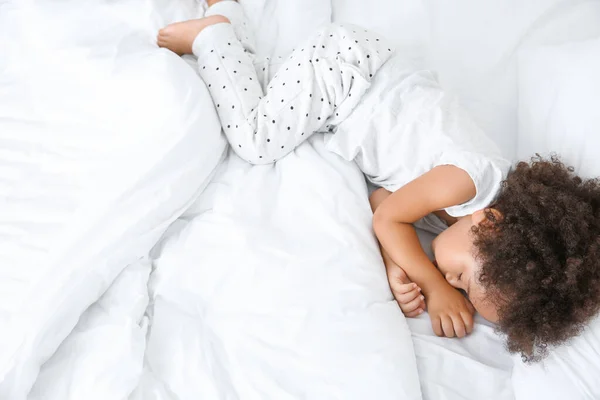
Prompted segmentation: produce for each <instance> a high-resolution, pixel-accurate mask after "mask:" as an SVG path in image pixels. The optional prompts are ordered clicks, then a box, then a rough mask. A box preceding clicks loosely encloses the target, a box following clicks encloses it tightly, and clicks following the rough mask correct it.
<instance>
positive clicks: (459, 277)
mask: <svg viewBox="0 0 600 400" xmlns="http://www.w3.org/2000/svg"><path fill="white" fill-rule="evenodd" d="M461 278H462V272H461V273H460V274H458V280H459V281H460V280H461Z"/></svg>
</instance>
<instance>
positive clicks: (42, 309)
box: [0, 0, 600, 400]
mask: <svg viewBox="0 0 600 400" xmlns="http://www.w3.org/2000/svg"><path fill="white" fill-rule="evenodd" d="M240 2H241V3H242V5H243V6H244V7H245V9H246V11H247V13H248V16H249V17H250V19H251V20H252V21H253V24H254V27H255V29H256V30H257V38H258V39H259V53H260V54H261V55H264V56H271V59H272V63H273V64H274V65H273V67H274V68H273V72H275V70H276V68H277V65H278V63H279V62H280V58H279V57H280V56H281V57H285V55H286V54H287V53H288V52H289V50H290V49H291V48H293V47H294V45H295V44H296V43H297V42H298V41H300V40H301V39H302V38H304V37H306V36H307V35H308V34H310V33H311V32H312V31H314V30H315V29H316V28H317V27H318V26H319V25H322V24H323V23H327V22H329V21H331V20H334V21H339V22H342V21H349V22H353V23H358V24H363V25H365V26H367V27H369V28H371V29H375V30H379V31H380V32H382V33H384V34H386V35H387V36H389V37H390V38H391V39H392V40H394V41H395V42H396V44H398V45H401V46H404V48H406V49H407V51H411V52H414V54H415V56H418V57H422V59H423V60H424V62H425V63H428V64H429V65H431V66H432V67H434V68H435V69H436V70H439V71H440V77H441V78H442V80H443V81H444V83H445V84H446V85H447V86H448V87H450V88H452V89H455V90H456V91H457V92H459V94H460V95H461V96H462V98H463V99H465V103H466V104H465V105H466V106H467V107H468V108H469V109H470V110H471V111H472V112H473V114H474V116H475V118H476V120H478V122H480V123H481V124H482V125H483V126H484V128H486V129H487V130H488V132H491V134H492V136H493V138H494V139H495V140H496V141H497V142H498V143H499V145H500V146H501V147H502V148H503V150H504V152H505V154H506V155H507V156H509V157H510V156H512V155H513V153H514V150H515V146H516V145H515V143H516V130H515V131H514V133H512V134H510V135H507V134H506V132H511V131H512V130H513V128H514V127H515V126H516V125H517V124H516V118H517V116H516V112H515V110H514V108H515V102H516V100H515V98H514V97H515V96H514V93H513V89H514V90H515V91H516V88H513V86H512V84H511V82H512V83H514V84H515V85H516V78H515V75H516V74H515V72H514V70H513V66H514V60H513V59H512V52H513V51H514V49H515V48H517V47H518V46H519V45H520V44H522V43H526V42H527V41H528V40H529V39H530V38H531V37H533V38H534V39H536V40H538V41H541V39H540V37H541V36H540V35H537V38H536V35H535V34H532V32H533V33H535V32H537V30H536V29H537V28H539V27H540V26H542V27H545V26H546V23H547V22H548V21H553V20H556V19H560V18H559V17H560V15H562V14H561V13H560V12H559V11H561V10H562V11H565V13H564V14H569V13H567V12H566V11H567V10H570V8H569V7H567V6H565V5H562V4H561V3H560V2H559V1H558V0H553V1H551V2H538V1H535V0H528V1H527V2H526V3H525V4H524V5H523V4H522V3H521V0H510V1H509V2H508V3H510V4H507V3H506V2H495V3H494V4H493V7H492V6H490V8H489V9H487V8H486V9H485V10H484V9H483V8H478V6H474V5H473V4H472V2H469V1H467V0H459V1H458V3H460V4H455V5H454V6H451V5H450V4H446V3H445V2H441V1H437V0H410V1H406V2H402V7H399V6H398V4H399V3H398V2H396V1H393V0H374V1H373V2H368V3H369V6H368V7H365V2H364V1H361V0H333V1H324V0H303V1H300V0H285V1H281V0H240ZM579 3H581V4H583V3H585V2H584V1H581V2H579ZM459 6H460V7H459ZM481 7H483V6H481ZM511 7H512V8H511ZM561 7H562V8H561ZM202 9H203V4H202V3H201V2H197V1H195V0H181V1H167V0H125V1H120V2H112V1H77V2H76V1H75V0H70V1H64V2H60V3H57V2H53V1H40V2H36V3H35V4H33V3H32V4H30V3H27V2H20V1H10V0H9V1H6V0H5V1H4V2H2V1H1V0H0V72H1V73H0V141H1V145H0V238H1V240H0V399H2V400H3V399H10V400H13V399H16V400H19V399H26V398H27V399H31V400H33V399H39V400H42V399H43V400H50V399H57V400H64V399H73V400H79V399H86V400H87V399H99V400H106V399H127V398H128V399H132V400H152V399H156V400H166V399H198V398H201V399H301V398H307V399H344V400H345V399H367V398H369V399H370V398H373V399H421V398H423V399H431V400H451V399H452V400H453V399H473V400H480V399H501V400H504V399H507V400H508V399H513V398H515V395H514V390H513V382H517V381H518V379H515V377H514V376H512V377H511V370H512V366H513V360H512V359H511V358H509V357H508V355H507V354H506V353H505V352H504V350H503V345H502V341H501V339H500V338H499V337H498V336H496V334H495V333H494V332H493V328H492V327H490V326H488V325H486V324H484V323H482V321H481V320H478V325H477V327H476V330H475V332H474V334H472V335H471V336H470V337H468V338H467V339H464V340H460V341H459V340H454V339H443V338H437V337H435V335H433V332H432V331H431V328H430V325H429V321H428V317H427V316H426V315H424V316H422V317H421V318H418V319H412V320H409V321H408V323H407V321H406V320H405V319H404V317H403V316H402V315H401V312H400V311H399V309H398V307H397V306H396V305H395V303H394V302H393V301H392V296H391V294H390V293H389V289H388V286H387V282H386V278H385V273H384V269H383V265H382V261H381V257H380V254H379V251H378V248H377V245H376V241H375V239H374V237H373V234H372V231H371V226H370V225H371V223H370V219H371V213H370V209H369V205H368V201H367V188H366V185H365V181H364V178H363V177H362V175H361V173H360V171H358V169H357V168H356V166H355V165H354V164H352V163H349V162H346V161H344V160H342V159H340V158H339V157H338V156H336V155H334V154H332V153H330V152H328V151H326V150H325V148H324V144H323V138H322V137H321V136H316V137H314V138H313V139H312V140H311V141H309V142H307V143H306V144H304V145H303V146H301V147H300V148H298V149H297V150H296V151H295V152H294V153H292V154H291V155H290V156H289V157H286V158H285V159H284V160H282V161H280V162H279V163H277V164H276V165H273V166H263V167H251V166H249V165H247V164H246V163H244V162H242V161H241V160H239V159H238V158H237V157H236V156H235V155H233V153H231V154H225V155H224V150H225V142H224V140H223V137H222V136H221V134H220V132H219V126H218V120H217V118H216V115H215V113H214V109H213V106H212V102H211V100H210V98H209V97H208V94H207V92H206V90H205V87H204V85H203V83H202V82H201V81H200V80H199V78H198V77H197V75H196V74H195V73H194V71H193V69H192V68H189V66H188V65H186V63H184V62H183V61H182V60H181V59H179V58H178V57H176V56H174V55H173V54H170V53H168V52H167V51H165V50H159V49H157V48H156V46H155V45H154V42H153V38H154V35H155V33H156V30H157V29H158V28H159V27H161V26H162V25H164V24H166V23H168V22H172V21H174V20H181V19H186V18H192V17H196V16H199V15H201V14H202ZM457 9H462V10H465V9H470V10H472V11H473V14H470V15H477V16H478V17H476V18H475V17H473V18H471V17H469V18H467V16H464V15H460V13H458V12H456V10H457ZM515 14H516V15H518V18H515ZM569 15H570V17H569V19H568V21H579V22H581V23H580V24H579V25H578V29H579V31H578V32H580V33H582V32H584V30H585V28H584V27H583V25H584V24H583V23H582V21H594V18H593V17H592V16H590V15H592V14H591V13H590V12H586V13H585V17H584V16H583V14H582V16H581V18H578V17H577V14H576V13H570V14H569ZM565 18H566V17H565ZM598 20H600V19H598ZM486 21H487V22H486ZM489 21H495V23H494V24H491V23H490V22H489ZM508 22H510V23H508ZM592 25H593V24H592ZM488 27H489V29H488V30H486V29H484V28H488ZM470 29H478V31H482V32H485V34H486V35H487V36H486V40H491V41H492V42H494V43H496V44H497V46H486V45H484V43H483V42H484V40H483V39H478V38H479V36H476V35H468V31H469V30H470ZM548 32H550V33H545V34H544V35H543V38H553V37H554V36H552V34H556V32H560V33H561V35H562V36H561V37H565V35H563V33H564V32H565V31H564V30H548ZM576 35H577V34H575V36H576ZM480 41H481V43H480ZM465 43H467V44H465ZM453 51H454V53H453ZM451 54H456V56H453V57H454V58H453V57H452V56H451ZM186 61H188V63H189V64H190V65H193V60H192V59H190V58H187V59H186ZM458 71H463V73H462V74H460V73H458ZM465 71H466V72H465ZM466 78H469V79H470V80H469V79H466ZM223 157H225V158H224V159H223ZM190 205H191V207H190ZM186 210H187V211H186ZM177 217H180V218H179V219H177V220H176V221H175V222H174V223H172V222H173V221H174V220H175V219H176V218H177ZM165 231H166V232H165ZM423 238H424V243H427V238H426V237H425V236H424V237H423ZM429 239H430V238H429ZM157 242H158V243H157ZM152 247H154V248H153V250H152V252H150V249H151V248H152ZM531 376H533V375H531ZM511 378H512V381H511ZM533 389H535V388H533ZM519 392H521V393H525V392H527V391H525V390H519ZM533 392H535V390H533ZM528 393H531V392H528ZM574 396H575V397H574V398H584V397H581V396H579V397H577V395H574Z"/></svg>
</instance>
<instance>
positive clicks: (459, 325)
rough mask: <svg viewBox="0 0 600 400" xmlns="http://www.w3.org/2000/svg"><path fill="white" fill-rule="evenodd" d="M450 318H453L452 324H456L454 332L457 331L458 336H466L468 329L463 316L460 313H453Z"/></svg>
mask: <svg viewBox="0 0 600 400" xmlns="http://www.w3.org/2000/svg"><path fill="white" fill-rule="evenodd" d="M450 319H452V325H453V326H454V332H455V333H456V337H459V338H463V337H465V336H466V335H467V330H466V328H465V323H464V322H463V320H462V316H461V315H460V314H459V315H451V316H450Z"/></svg>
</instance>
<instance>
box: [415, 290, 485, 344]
mask: <svg viewBox="0 0 600 400" xmlns="http://www.w3.org/2000/svg"><path fill="white" fill-rule="evenodd" d="M427 307H428V311H429V317H430V318H431V326H432V328H433V331H434V332H435V334H436V335H438V336H446V337H455V336H457V337H459V338H462V337H464V336H466V335H468V334H469V333H471V332H472V331H473V314H474V313H475V309H474V308H473V305H472V304H471V302H470V301H469V300H468V299H467V298H465V297H464V296H463V295H462V293H460V292H459V291H458V290H456V289H454V288H453V287H452V286H450V285H448V284H445V285H439V286H438V287H436V288H434V289H433V290H432V291H431V293H430V294H429V295H428V296H427Z"/></svg>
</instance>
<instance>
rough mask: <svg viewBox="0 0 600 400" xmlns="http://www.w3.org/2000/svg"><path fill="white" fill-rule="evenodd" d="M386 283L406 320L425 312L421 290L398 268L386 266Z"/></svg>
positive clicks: (393, 265)
mask: <svg viewBox="0 0 600 400" xmlns="http://www.w3.org/2000/svg"><path fill="white" fill-rule="evenodd" d="M386 270H387V277H388V282H389V284H390V289H391V290H392V294H393V295H394V298H395V299H396V301H397V302H398V305H399V306H400V309H401V310H402V312H403V313H404V316H405V317H407V318H413V317H416V316H417V315H420V314H422V313H423V312H424V311H425V297H423V295H422V294H421V288H420V287H419V286H418V285H417V284H416V283H413V282H412V281H411V280H410V279H409V278H408V276H407V275H406V272H404V270H403V269H402V268H400V267H399V266H397V265H395V264H392V265H389V266H386Z"/></svg>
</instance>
